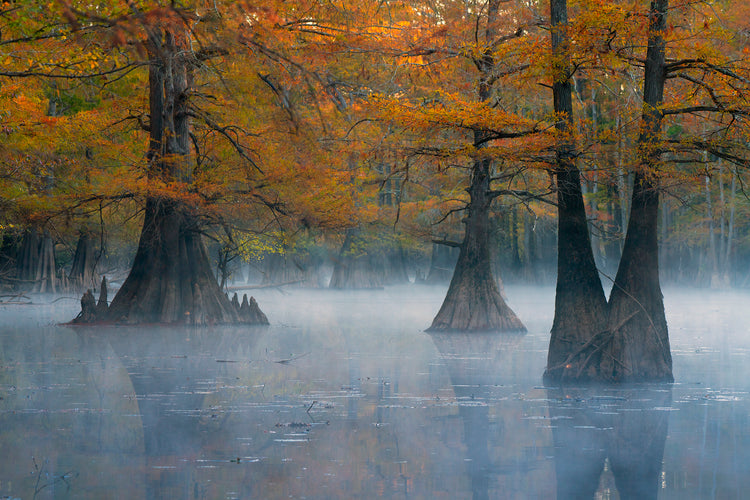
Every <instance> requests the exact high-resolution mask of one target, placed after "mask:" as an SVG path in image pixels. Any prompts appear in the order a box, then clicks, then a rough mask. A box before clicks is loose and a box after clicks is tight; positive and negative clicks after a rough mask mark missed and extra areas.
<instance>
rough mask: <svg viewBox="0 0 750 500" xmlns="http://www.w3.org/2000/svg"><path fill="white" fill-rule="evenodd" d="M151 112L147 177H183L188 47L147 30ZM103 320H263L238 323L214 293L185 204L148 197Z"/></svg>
mask: <svg viewBox="0 0 750 500" xmlns="http://www.w3.org/2000/svg"><path fill="white" fill-rule="evenodd" d="M148 41H149V50H150V55H151V66H150V68H149V105H150V111H151V113H150V116H151V127H150V143H149V153H148V159H149V161H150V167H151V168H150V171H149V175H150V176H151V177H152V178H156V177H159V178H161V179H163V180H165V181H168V182H175V181H176V182H183V183H188V182H189V181H190V176H191V174H190V172H191V166H190V160H189V157H188V156H189V151H190V137H189V131H190V121H189V112H188V111H189V110H188V98H189V94H190V85H191V75H190V70H189V68H190V67H192V66H191V65H192V64H193V63H194V61H191V60H189V59H188V58H189V57H190V54H191V52H190V51H189V50H187V48H186V47H184V46H183V45H184V40H178V39H177V38H176V37H175V35H173V34H172V33H170V32H168V31H166V32H161V31H160V30H156V29H155V30H154V31H153V32H152V33H150V35H149V40H148ZM107 320H108V321H113V322H118V323H128V324H135V323H180V324H196V325H202V324H217V323H218V324H229V323H245V322H248V323H259V324H266V323H267V320H266V319H265V316H260V315H256V316H255V317H254V318H253V320H252V321H246V320H244V319H243V316H242V315H241V314H240V311H239V309H238V308H237V307H236V306H232V304H231V303H230V301H229V299H228V298H227V296H226V295H225V294H224V293H222V292H221V289H220V288H219V285H218V283H217V282H216V279H215V278H214V276H213V273H212V272H211V267H210V261H209V258H208V254H207V252H206V249H205V247H204V245H203V242H202V240H201V227H200V225H199V223H198V217H197V215H196V213H195V211H194V209H193V207H191V206H190V205H189V204H188V203H187V202H185V201H182V200H180V199H172V198H163V197H155V196H151V197H149V198H148V199H147V200H146V208H145V215H144V220H143V229H142V230H141V237H140V241H139V243H138V251H137V253H136V256H135V260H134V261H133V267H132V269H131V271H130V274H129V275H128V277H127V279H126V280H125V283H123V285H122V287H121V288H120V290H119V291H118V292H117V295H116V296H115V298H114V299H113V300H112V304H111V305H110V308H109V313H108V317H107Z"/></svg>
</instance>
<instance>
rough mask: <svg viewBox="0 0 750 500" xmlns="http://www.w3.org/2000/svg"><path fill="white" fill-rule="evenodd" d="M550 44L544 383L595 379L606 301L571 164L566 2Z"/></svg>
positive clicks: (556, 3)
mask: <svg viewBox="0 0 750 500" xmlns="http://www.w3.org/2000/svg"><path fill="white" fill-rule="evenodd" d="M550 7H551V21H552V48H553V51H554V52H555V54H556V57H558V58H560V59H559V60H560V61H561V63H562V64H561V66H562V67H561V68H560V71H561V72H562V74H560V75H555V79H554V82H553V84H552V93H553V98H554V107H555V112H556V113H557V114H558V115H559V117H558V122H557V124H556V127H557V130H558V131H559V133H560V134H561V136H562V137H561V139H560V140H559V142H558V145H557V148H556V152H555V153H556V154H555V161H556V165H555V169H554V173H555V179H556V181H557V204H558V207H557V210H558V234H557V288H556V291H555V317H554V321H553V324H552V332H551V337H550V344H549V351H548V355H547V369H546V371H545V374H544V378H545V380H546V381H550V382H556V381H561V380H581V379H583V380H586V379H597V378H599V374H598V369H597V362H598V360H599V356H600V353H599V352H598V345H597V344H596V343H595V342H592V339H593V338H594V337H595V336H596V335H597V334H599V333H600V332H602V331H603V330H604V328H605V326H606V318H607V316H606V315H607V299H606V297H605V295H604V289H603V288H602V284H601V280H600V279H599V273H598V271H597V268H596V263H595V261H594V254H593V251H592V249H591V240H590V237H589V229H588V222H587V220H586V207H585V205H584V202H583V193H582V189H581V176H580V172H579V170H578V167H577V166H576V164H575V156H574V144H573V142H572V139H570V138H569V137H567V135H568V134H570V133H571V132H572V121H573V103H572V98H571V81H570V74H569V71H570V69H569V67H570V64H569V62H568V57H569V56H568V55H567V54H568V52H567V44H568V39H567V33H566V32H565V29H566V27H567V23H568V13H567V2H566V0H551V1H550Z"/></svg>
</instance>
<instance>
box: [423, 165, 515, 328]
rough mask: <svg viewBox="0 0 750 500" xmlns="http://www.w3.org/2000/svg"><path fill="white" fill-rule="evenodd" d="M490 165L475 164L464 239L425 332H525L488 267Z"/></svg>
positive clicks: (490, 268)
mask: <svg viewBox="0 0 750 500" xmlns="http://www.w3.org/2000/svg"><path fill="white" fill-rule="evenodd" d="M489 167H490V162H489V160H478V161H476V162H475V163H474V168H473V175H472V180H471V186H470V188H469V195H470V202H469V206H468V209H467V210H468V214H467V216H466V219H465V220H464V223H465V224H466V229H465V233H464V240H463V243H462V244H461V249H460V252H459V254H458V263H457V264H456V269H455V271H454V272H453V279H451V283H450V286H449V287H448V293H447V294H446V296H445V300H444V301H443V305H442V307H441V308H440V311H439V312H438V314H437V316H435V319H434V320H433V322H432V326H430V328H429V329H428V331H431V332H436V331H506V332H511V331H526V327H525V326H524V325H523V323H521V320H519V319H518V317H517V316H516V315H515V313H514V312H513V311H512V310H511V308H510V307H508V305H507V304H506V303H505V301H504V300H503V298H502V296H501V295H500V292H499V291H498V289H497V283H496V282H495V279H494V277H493V274H492V266H491V265H490V247H489V208H490V203H491V201H492V200H491V198H490V196H489V188H490V177H489V173H490V168H489Z"/></svg>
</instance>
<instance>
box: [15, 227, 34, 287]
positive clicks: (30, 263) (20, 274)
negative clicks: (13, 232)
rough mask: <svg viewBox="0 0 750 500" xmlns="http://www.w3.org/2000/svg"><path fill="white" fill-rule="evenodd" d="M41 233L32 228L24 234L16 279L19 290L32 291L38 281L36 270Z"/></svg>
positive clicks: (17, 258)
mask: <svg viewBox="0 0 750 500" xmlns="http://www.w3.org/2000/svg"><path fill="white" fill-rule="evenodd" d="M39 245H40V241H39V232H38V231H37V230H36V228H31V229H29V230H27V231H25V232H24V233H23V237H22V238H21V248H20V249H19V251H18V256H17V257H16V278H17V279H18V284H17V288H18V289H19V290H30V289H31V288H33V282H34V280H35V279H36V268H37V266H38V264H39Z"/></svg>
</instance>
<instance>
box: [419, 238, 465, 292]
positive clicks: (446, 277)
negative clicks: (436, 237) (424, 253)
mask: <svg viewBox="0 0 750 500" xmlns="http://www.w3.org/2000/svg"><path fill="white" fill-rule="evenodd" d="M457 260H458V247H453V246H449V245H444V244H442V243H433V244H432V256H431V258H430V269H429V270H428V271H427V278H426V280H425V283H428V284H431V285H437V284H442V283H450V280H451V277H452V276H453V271H454V270H455V269H456V261H457Z"/></svg>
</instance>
